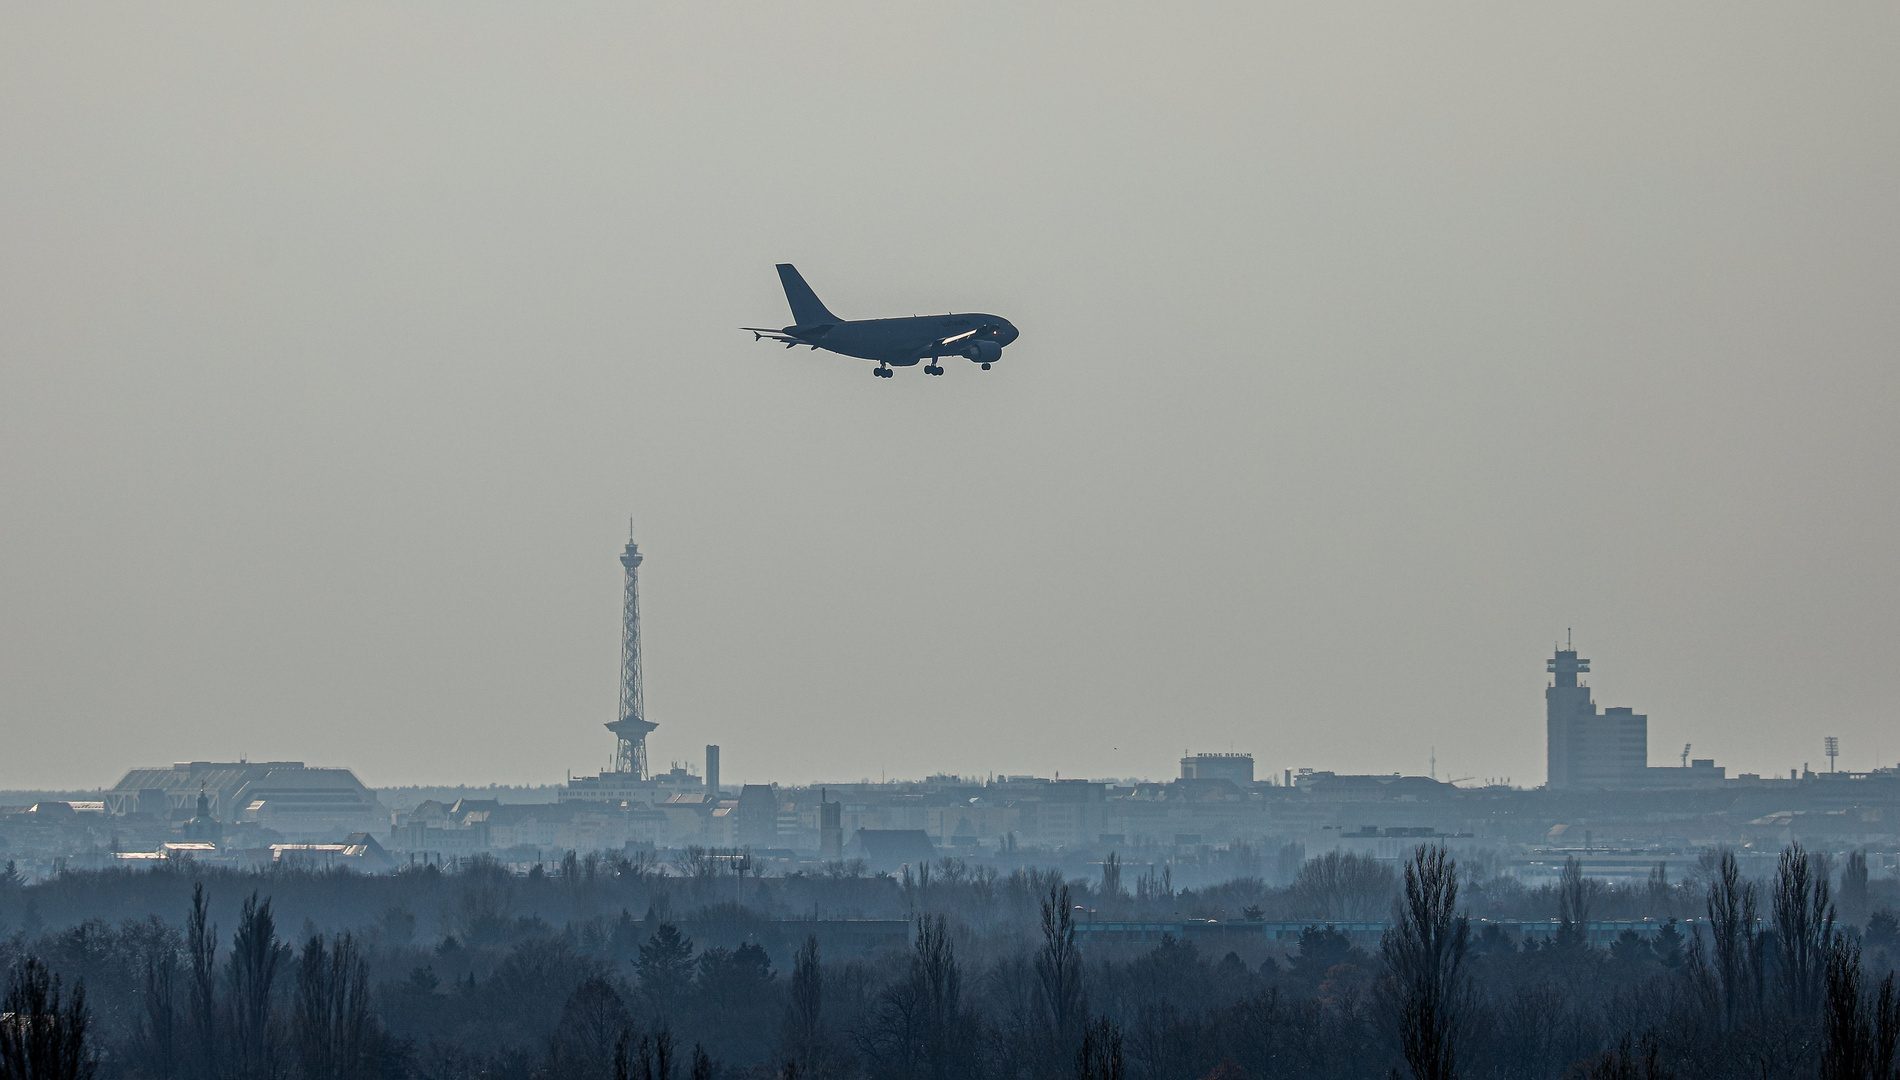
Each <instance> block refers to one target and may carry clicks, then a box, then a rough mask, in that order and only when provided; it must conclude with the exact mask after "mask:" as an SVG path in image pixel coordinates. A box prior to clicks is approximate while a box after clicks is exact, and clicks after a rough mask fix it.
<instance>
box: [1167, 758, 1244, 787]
mask: <svg viewBox="0 0 1900 1080" xmlns="http://www.w3.org/2000/svg"><path fill="white" fill-rule="evenodd" d="M1181 779H1183V780H1230V781H1232V782H1233V783H1234V784H1235V785H1236V786H1237V787H1239V788H1240V789H1242V790H1243V791H1244V790H1246V788H1247V786H1248V785H1249V784H1252V783H1253V755H1252V754H1192V755H1189V756H1188V757H1184V758H1182V759H1181Z"/></svg>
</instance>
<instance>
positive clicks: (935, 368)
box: [924, 364, 943, 375]
mask: <svg viewBox="0 0 1900 1080" xmlns="http://www.w3.org/2000/svg"><path fill="white" fill-rule="evenodd" d="M924 374H926V375H941V374H943V365H941V364H925V365H924Z"/></svg>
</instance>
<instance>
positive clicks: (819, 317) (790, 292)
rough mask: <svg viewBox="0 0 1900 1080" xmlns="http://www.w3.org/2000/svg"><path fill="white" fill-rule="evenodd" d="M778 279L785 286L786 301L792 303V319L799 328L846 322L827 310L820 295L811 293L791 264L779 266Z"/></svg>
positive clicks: (809, 287) (780, 264) (808, 286)
mask: <svg viewBox="0 0 1900 1080" xmlns="http://www.w3.org/2000/svg"><path fill="white" fill-rule="evenodd" d="M778 279H779V280H780V281H781V282H783V283H784V284H785V299H786V300H788V301H790V302H791V305H792V319H793V321H794V322H796V323H797V324H798V325H799V326H810V325H812V324H814V323H835V322H843V321H844V320H842V319H840V318H838V317H837V316H836V315H833V314H832V313H831V312H830V311H829V310H827V309H826V307H825V305H824V303H823V302H822V301H820V300H819V299H818V294H817V293H815V292H812V291H811V286H810V285H807V284H805V279H804V278H802V277H799V276H798V268H797V267H795V266H793V265H792V264H791V263H779V264H778Z"/></svg>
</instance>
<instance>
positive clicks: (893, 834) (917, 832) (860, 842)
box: [845, 829, 937, 870]
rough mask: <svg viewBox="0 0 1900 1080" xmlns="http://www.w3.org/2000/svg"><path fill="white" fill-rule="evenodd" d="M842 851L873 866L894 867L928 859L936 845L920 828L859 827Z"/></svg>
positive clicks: (916, 864)
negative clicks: (846, 847) (848, 844)
mask: <svg viewBox="0 0 1900 1080" xmlns="http://www.w3.org/2000/svg"><path fill="white" fill-rule="evenodd" d="M845 853H846V854H847V855H849V856H851V857H853V858H858V859H863V860H864V861H865V863H866V865H868V866H870V868H871V869H873V870H895V869H897V868H898V867H900V866H905V865H911V866H921V865H923V864H925V863H928V862H929V861H930V860H932V859H934V858H936V857H937V848H936V845H934V844H932V843H931V842H930V834H929V833H927V832H925V831H924V830H922V829H859V830H858V831H857V833H856V835H854V836H853V837H852V838H851V846H850V848H848V849H847V850H846V852H845Z"/></svg>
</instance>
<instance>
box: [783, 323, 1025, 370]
mask: <svg viewBox="0 0 1900 1080" xmlns="http://www.w3.org/2000/svg"><path fill="white" fill-rule="evenodd" d="M780 332H781V333H783V334H784V335H785V336H786V337H788V338H793V339H796V340H797V342H798V343H799V344H803V345H811V346H814V347H816V348H820V349H824V350H827V351H829V352H835V353H840V354H842V355H844V356H855V357H857V358H859V359H860V360H876V361H877V362H879V363H882V364H889V365H890V366H892V367H910V366H912V365H914V364H917V363H920V362H922V361H924V360H926V359H933V358H935V357H939V356H964V355H968V354H969V353H970V352H971V350H972V349H974V348H975V346H976V344H977V342H979V341H993V342H995V343H996V344H997V346H999V347H1000V346H1003V345H1007V344H1009V343H1010V342H1012V341H1014V340H1016V328H1015V327H1014V326H1011V325H1010V324H1009V320H1007V319H1004V318H1002V317H1000V316H997V315H986V314H982V313H976V314H970V315H914V316H911V317H909V318H902V319H852V320H849V321H844V322H837V323H819V324H817V325H815V326H787V327H785V328H784V329H783V330H782V331H780Z"/></svg>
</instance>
